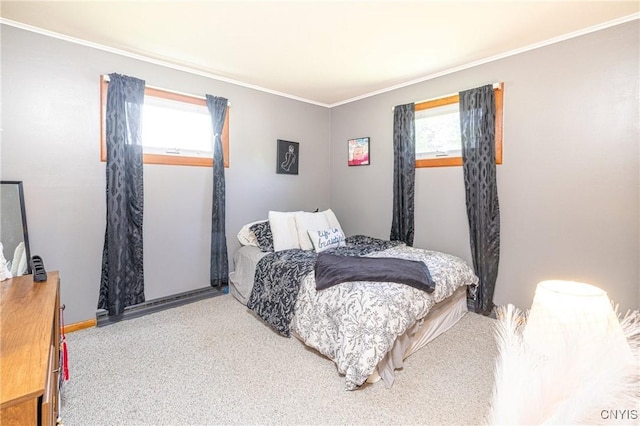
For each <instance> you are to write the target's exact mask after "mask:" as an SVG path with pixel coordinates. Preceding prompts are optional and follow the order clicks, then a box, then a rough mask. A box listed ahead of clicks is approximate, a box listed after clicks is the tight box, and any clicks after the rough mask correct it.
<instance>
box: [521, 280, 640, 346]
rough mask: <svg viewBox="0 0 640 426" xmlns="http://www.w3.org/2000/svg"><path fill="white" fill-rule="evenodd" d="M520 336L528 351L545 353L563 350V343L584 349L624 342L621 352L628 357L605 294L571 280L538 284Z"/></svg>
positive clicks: (623, 339) (621, 334) (618, 326)
mask: <svg viewBox="0 0 640 426" xmlns="http://www.w3.org/2000/svg"><path fill="white" fill-rule="evenodd" d="M605 337H606V339H605ZM523 339H524V342H525V343H526V344H527V346H528V347H529V348H531V350H534V351H536V352H538V353H540V354H543V355H546V356H553V355H554V354H562V353H566V349H567V345H571V346H573V345H580V347H584V349H585V350H588V348H589V345H593V344H598V342H604V341H606V342H608V343H609V344H610V343H611V342H614V343H615V344H616V345H621V346H622V345H625V346H626V349H624V350H623V351H622V353H625V354H626V353H628V355H629V356H631V349H630V348H629V345H628V343H627V340H626V338H625V336H624V335H623V333H622V329H621V327H620V323H619V321H618V317H617V315H616V313H615V312H614V310H613V308H612V306H611V302H610V300H609V297H607V293H606V292H605V291H604V290H602V289H600V288H598V287H595V286H593V285H590V284H585V283H579V282H575V281H558V280H553V281H542V282H540V283H539V284H538V286H537V288H536V292H535V296H534V298H533V304H532V305H531V310H530V312H529V317H528V319H527V324H526V326H525V329H524V333H523Z"/></svg>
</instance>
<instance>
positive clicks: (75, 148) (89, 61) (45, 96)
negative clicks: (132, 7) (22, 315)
mask: <svg viewBox="0 0 640 426" xmlns="http://www.w3.org/2000/svg"><path fill="white" fill-rule="evenodd" d="M1 30H2V33H1V36H2V40H1V46H0V47H1V51H2V86H1V89H2V117H1V118H2V129H3V130H2V133H1V136H2V146H1V148H0V177H1V178H2V179H3V180H22V181H24V186H25V202H26V205H27V220H28V223H29V231H30V238H31V248H32V253H33V254H39V255H41V256H43V258H44V261H45V266H46V267H47V269H49V270H60V272H61V277H62V301H63V303H65V304H66V306H67V311H66V316H65V319H66V321H67V323H73V322H77V321H83V320H86V319H90V318H94V317H95V307H96V304H97V297H98V286H99V280H100V259H101V253H102V244H103V234H104V224H105V218H104V217H105V202H104V175H105V173H104V163H101V162H100V161H99V75H100V74H104V73H109V72H119V73H123V74H128V75H132V76H135V77H138V78H142V79H145V80H146V81H147V84H149V85H153V86H158V87H163V88H167V89H171V90H176V91H181V92H186V93H194V94H201V95H204V94H205V93H209V94H212V95H219V96H225V97H227V98H229V100H230V101H231V103H232V106H231V116H230V119H231V134H230V137H231V138H230V139H231V140H230V165H231V167H230V168H229V169H227V170H226V173H227V180H226V183H227V239H228V242H229V251H230V253H233V252H234V251H235V250H236V249H237V248H238V243H237V240H236V238H235V234H236V232H237V230H238V229H239V228H240V226H241V225H243V224H244V223H247V222H249V221H253V220H258V219H261V218H266V215H267V211H268V210H270V209H272V210H297V209H304V210H313V209H315V208H320V209H324V208H327V207H331V208H333V209H334V211H335V212H336V214H337V216H338V217H339V219H340V221H341V223H342V225H343V227H344V228H345V232H346V233H347V234H356V233H364V234H369V235H374V236H377V237H381V238H388V236H389V229H390V226H391V196H392V188H391V184H392V168H393V160H392V150H391V140H392V128H391V125H392V112H391V108H392V107H393V106H394V105H397V104H402V103H407V102H411V101H416V100H423V99H428V98H432V97H437V96H440V95H444V94H449V93H453V92H457V91H459V90H461V89H466V88H470V87H475V86H479V85H482V84H486V83H490V82H496V81H503V82H504V83H505V86H506V88H505V117H504V143H505V146H504V164H503V165H501V166H499V167H498V185H499V196H500V206H501V214H502V257H501V263H500V271H499V277H498V284H497V289H496V298H495V301H496V303H506V302H510V303H514V304H516V305H518V306H520V307H523V308H526V307H528V306H530V304H531V299H532V297H533V291H534V289H535V285H536V283H537V282H538V281H540V280H542V279H548V278H563V279H575V280H582V281H587V282H591V283H593V284H596V285H599V286H601V287H602V288H604V289H605V290H607V291H608V292H609V295H610V297H611V298H612V299H613V300H614V301H616V302H619V303H620V305H621V307H622V308H623V309H627V308H635V309H638V307H640V300H639V299H640V294H639V284H640V277H639V270H638V264H639V261H640V250H639V247H638V246H639V243H640V232H639V222H640V211H639V199H640V190H639V189H640V167H639V161H640V152H639V139H640V137H639V130H638V121H639V120H638V119H639V111H638V98H639V89H638V79H639V75H640V71H639V69H638V62H639V58H638V52H639V46H638V40H639V38H640V37H639V29H638V21H633V22H631V23H628V24H624V25H621V26H617V27H614V28H611V29H607V30H604V31H600V32H597V33H593V34H589V35H586V36H583V37H580V38H576V39H572V40H568V41H566V42H562V43H559V44H555V45H552V46H548V47H545V48H541V49H537V50H534V51H531V52H527V53H523V54H520V55H517V56H514V57H510V58H506V59H503V60H500V61H497V62H493V63H489V64H485V65H482V66H478V67H475V68H473V69H469V70H465V71H461V72H457V73H455V74H451V75H448V76H445V77H441V78H438V79H434V80H430V81H427V82H424V83H420V84H416V85H413V86H411V87H406V88H402V89H398V90H395V91H392V92H389V93H385V94H382V95H378V96H375V97H372V98H368V99H364V100H362V101H358V102H353V103H350V104H346V105H343V106H339V107H335V108H333V109H331V110H329V109H326V108H322V107H317V106H313V105H309V104H305V103H302V102H297V101H294V100H290V99H287V98H283V97H279V96H275V95H271V94H267V93H263V92H259V91H255V90H251V89H248V88H243V87H240V86H236V85H232V84H228V83H224V82H220V81H215V80H211V79H207V78H204V77H198V76H194V75H192V74H188V73H183V72H179V71H175V70H172V69H168V68H165V67H161V66H157V65H153V64H149V63H146V62H141V61H137V60H133V59H130V58H125V57H121V56H118V55H114V54H110V53H107V52H103V51H99V50H96V49H91V48H88V47H83V46H79V45H75V44H72V43H68V42H64V41H61V40H56V39H52V38H49V37H44V36H41V35H38V34H34V33H30V32H27V31H23V30H19V29H16V28H12V27H8V26H6V25H2V26H1ZM361 136H370V137H371V162H372V164H371V165H370V166H364V167H351V168H349V167H347V165H346V163H347V161H346V156H347V147H346V143H347V142H346V141H347V139H349V138H354V137H361ZM276 139H287V140H294V141H299V142H300V149H301V158H300V175H298V176H287V175H276V174H275V171H274V168H275V164H274V162H275V157H276V151H275V149H276ZM329 141H330V143H329ZM327 171H329V172H330V173H327ZM211 181H212V176H211V169H209V168H200V167H181V166H160V165H147V166H145V222H144V226H145V274H146V280H145V281H146V296H147V298H148V299H154V298H157V297H162V296H165V295H170V294H174V293H178V292H182V291H187V290H191V289H195V288H202V287H205V286H207V282H208V259H209V249H208V246H209V232H210V231H209V230H210V217H209V215H210V211H211ZM415 245H416V246H418V247H425V248H433V249H436V250H442V251H447V252H451V253H454V254H457V255H459V256H461V257H463V258H465V259H467V260H469V259H470V252H469V244H468V231H467V221H466V212H465V207H464V185H463V182H462V170H461V168H459V167H448V168H437V169H419V170H417V173H416V240H415Z"/></svg>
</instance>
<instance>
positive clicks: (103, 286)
mask: <svg viewBox="0 0 640 426" xmlns="http://www.w3.org/2000/svg"><path fill="white" fill-rule="evenodd" d="M144 87H145V82H144V81H143V80H139V79H137V78H133V77H127V76H124V75H119V74H109V87H108V90H107V105H106V129H105V130H106V145H107V164H106V199H107V224H106V229H105V237H104V247H103V251H102V276H101V279H100V294H99V298H98V308H99V309H106V310H107V311H108V312H109V315H110V316H111V315H119V314H122V313H123V312H124V308H125V307H127V306H131V305H136V304H138V303H142V302H144V300H145V297H144V270H143V262H142V261H143V252H142V214H143V207H144V206H143V201H144V191H143V181H142V142H141V135H142V127H141V121H142V106H143V103H144Z"/></svg>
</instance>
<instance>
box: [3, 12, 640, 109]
mask: <svg viewBox="0 0 640 426" xmlns="http://www.w3.org/2000/svg"><path fill="white" fill-rule="evenodd" d="M639 10H640V2H639V1H637V0H633V1H575V0H567V1H477V0H476V1H464V2H463V1H184V0H182V1H65V2H62V1H41V2H36V1H6V0H2V3H1V9H0V15H1V16H2V22H3V23H5V24H9V25H14V26H18V27H21V28H27V29H32V30H36V31H39V32H44V33H46V34H49V35H54V36H56V37H62V38H66V39H73V41H78V42H82V43H84V42H88V44H90V45H93V46H96V45H97V46H96V47H100V48H103V49H106V50H110V51H116V52H118V53H123V54H127V55H133V56H134V57H139V56H142V57H144V58H147V59H149V60H152V61H154V62H159V63H163V64H165V65H169V66H172V67H176V68H179V69H186V70H189V71H191V72H196V73H199V74H202V75H207V76H211V77H214V78H218V79H222V80H225V81H232V82H235V83H239V84H243V85H247V86H250V87H256V88H259V89H262V90H266V91H269V92H275V93H279V94H283V95H285V96H289V97H292V98H296V99H301V100H305V101H308V102H312V103H315V104H319V105H325V106H334V105H339V104H341V103H345V102H348V101H350V100H354V99H359V98H363V97H366V96H369V95H371V94H374V93H379V92H383V91H386V90H389V89H391V88H394V87H399V86H403V85H406V84H408V83H410V82H415V81H420V80H425V79H428V78H431V77H434V76H437V75H441V74H444V73H447V72H450V71H453V70H455V69H461V68H464V67H467V66H470V65H472V64H477V63H482V62H485V61H488V60H492V59H496V58H499V57H503V56H506V55H509V54H513V53H516V52H519V51H523V50H527V49H530V48H534V47H538V46H542V45H546V44H548V43H551V42H554V41H559V40H563V39H566V38H568V37H572V36H575V35H579V34H583V33H586V32H589V31H593V30H596V29H600V28H605V27H607V26H610V25H614V24H619V23H622V22H627V21H630V20H632V19H638V17H639V14H638V12H639ZM106 71H111V70H105V72H106Z"/></svg>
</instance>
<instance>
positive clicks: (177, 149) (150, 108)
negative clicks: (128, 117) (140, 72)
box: [100, 77, 229, 167]
mask: <svg viewBox="0 0 640 426" xmlns="http://www.w3.org/2000/svg"><path fill="white" fill-rule="evenodd" d="M107 85H108V81H107V80H106V79H105V78H104V77H102V80H101V118H102V132H101V138H100V139H101V144H100V146H101V149H100V152H101V160H102V161H106V137H105V136H106V135H105V125H104V124H105V120H106V115H105V111H106V100H107ZM142 147H143V161H144V163H145V164H169V165H190V166H209V167H210V166H212V165H213V135H212V126H211V115H210V114H209V110H208V108H207V103H206V100H205V99H203V98H198V97H195V96H189V95H183V94H178V93H174V92H169V91H165V90H160V89H155V88H150V87H147V88H145V92H144V106H143V110H142ZM222 147H223V148H222V149H223V153H224V166H225V167H228V166H229V108H227V115H226V119H225V123H224V127H223V131H222Z"/></svg>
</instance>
